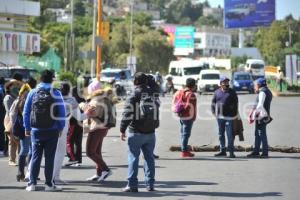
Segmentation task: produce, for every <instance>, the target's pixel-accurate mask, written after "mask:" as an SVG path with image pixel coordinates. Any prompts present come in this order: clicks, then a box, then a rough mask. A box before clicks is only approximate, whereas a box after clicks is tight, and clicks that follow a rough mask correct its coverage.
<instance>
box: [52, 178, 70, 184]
mask: <svg viewBox="0 0 300 200" xmlns="http://www.w3.org/2000/svg"><path fill="white" fill-rule="evenodd" d="M54 183H55V185H67V184H68V183H67V182H66V181H63V180H61V179H55V180H54Z"/></svg>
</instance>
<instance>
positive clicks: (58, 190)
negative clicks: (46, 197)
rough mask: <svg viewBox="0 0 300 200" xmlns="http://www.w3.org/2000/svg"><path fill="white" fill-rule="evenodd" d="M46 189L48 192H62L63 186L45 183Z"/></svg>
mask: <svg viewBox="0 0 300 200" xmlns="http://www.w3.org/2000/svg"><path fill="white" fill-rule="evenodd" d="M45 191H46V192H60V191H62V188H61V187H58V186H56V185H52V186H48V185H45Z"/></svg>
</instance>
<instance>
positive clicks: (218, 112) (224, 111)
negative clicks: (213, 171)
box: [211, 77, 238, 158]
mask: <svg viewBox="0 0 300 200" xmlns="http://www.w3.org/2000/svg"><path fill="white" fill-rule="evenodd" d="M229 81H230V80H229V79H228V78H227V77H221V79H220V85H221V86H220V88H219V89H218V90H216V91H215V93H214V96H213V99H212V105H211V109H212V113H213V115H214V116H215V117H216V118H217V122H218V127H219V141H220V152H219V153H218V154H215V156H216V157H219V156H227V153H226V145H225V131H226V133H227V141H228V145H227V148H228V151H229V153H230V155H229V157H230V158H235V155H234V137H233V132H232V129H233V126H232V123H233V119H235V117H237V114H238V97H237V94H236V92H235V91H234V90H233V89H231V88H230V85H229Z"/></svg>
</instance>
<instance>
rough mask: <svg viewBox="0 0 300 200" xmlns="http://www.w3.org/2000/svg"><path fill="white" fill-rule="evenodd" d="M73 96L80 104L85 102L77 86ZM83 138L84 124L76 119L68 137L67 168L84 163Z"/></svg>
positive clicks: (73, 120) (71, 120)
mask: <svg viewBox="0 0 300 200" xmlns="http://www.w3.org/2000/svg"><path fill="white" fill-rule="evenodd" d="M72 95H73V97H74V98H75V99H76V101H77V102H78V103H82V102H84V101H85V100H84V99H83V98H81V97H80V96H79V94H78V88H77V86H75V87H74V88H73V89H72ZM82 137H83V129H82V123H81V122H78V121H77V120H76V119H75V118H74V117H71V119H70V128H69V131H68V135H67V155H68V157H69V161H68V162H67V163H66V164H65V166H71V165H74V166H80V165H81V163H82Z"/></svg>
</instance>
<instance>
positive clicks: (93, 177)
mask: <svg viewBox="0 0 300 200" xmlns="http://www.w3.org/2000/svg"><path fill="white" fill-rule="evenodd" d="M99 178H100V176H98V175H97V174H96V175H94V176H92V177H90V178H87V179H86V180H87V181H96V180H98V179H99Z"/></svg>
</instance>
